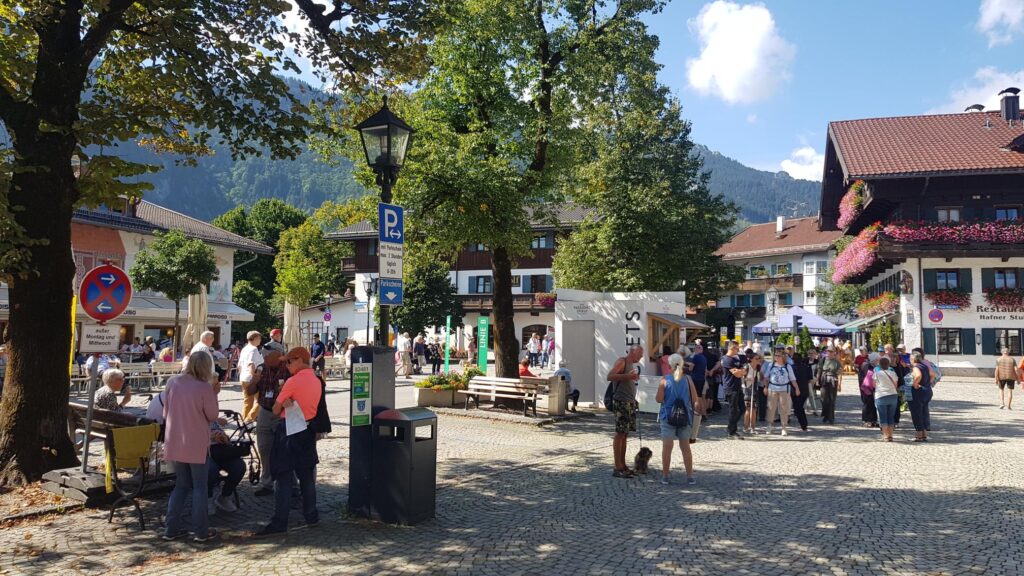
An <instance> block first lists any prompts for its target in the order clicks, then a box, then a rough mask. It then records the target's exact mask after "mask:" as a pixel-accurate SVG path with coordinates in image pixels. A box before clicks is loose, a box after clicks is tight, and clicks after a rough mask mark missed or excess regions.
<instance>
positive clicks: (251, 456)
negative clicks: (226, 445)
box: [221, 410, 263, 484]
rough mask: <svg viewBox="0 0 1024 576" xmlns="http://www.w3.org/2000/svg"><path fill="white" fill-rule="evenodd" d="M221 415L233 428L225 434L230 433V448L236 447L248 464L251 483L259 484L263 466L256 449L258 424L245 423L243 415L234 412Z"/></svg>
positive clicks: (226, 411) (223, 411) (223, 412)
mask: <svg viewBox="0 0 1024 576" xmlns="http://www.w3.org/2000/svg"><path fill="white" fill-rule="evenodd" d="M221 413H222V414H224V417H225V418H227V419H228V422H229V425H230V426H232V427H233V429H231V430H225V432H229V433H228V439H229V440H230V441H231V443H230V446H232V447H234V449H235V450H237V451H238V453H239V454H240V455H241V457H242V460H245V461H246V463H247V464H248V466H247V467H248V469H249V483H250V484H258V483H259V481H260V472H261V471H262V466H263V464H262V462H260V453H259V450H256V449H255V444H256V439H255V438H254V435H255V434H256V422H243V421H242V415H241V414H240V413H238V412H235V411H234V410H221Z"/></svg>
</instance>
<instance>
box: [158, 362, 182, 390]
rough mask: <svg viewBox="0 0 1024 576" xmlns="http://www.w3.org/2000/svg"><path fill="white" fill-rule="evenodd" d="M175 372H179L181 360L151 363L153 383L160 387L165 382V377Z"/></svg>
mask: <svg viewBox="0 0 1024 576" xmlns="http://www.w3.org/2000/svg"><path fill="white" fill-rule="evenodd" d="M176 374H181V362H154V363H153V384H154V387H155V388H160V387H162V386H163V385H164V383H166V382H167V379H168V378H170V377H171V376H174V375H176Z"/></svg>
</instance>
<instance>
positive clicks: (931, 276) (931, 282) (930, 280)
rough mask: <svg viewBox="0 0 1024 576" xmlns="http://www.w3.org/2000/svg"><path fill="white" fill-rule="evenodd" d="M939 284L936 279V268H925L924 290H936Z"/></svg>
mask: <svg viewBox="0 0 1024 576" xmlns="http://www.w3.org/2000/svg"><path fill="white" fill-rule="evenodd" d="M937 286H938V282H937V281H936V279H935V270H925V271H924V291H925V292H934V291H935V290H936V287H937Z"/></svg>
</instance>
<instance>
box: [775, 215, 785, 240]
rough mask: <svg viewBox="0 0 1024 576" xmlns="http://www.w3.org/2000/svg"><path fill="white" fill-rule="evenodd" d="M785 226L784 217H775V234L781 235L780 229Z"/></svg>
mask: <svg viewBox="0 0 1024 576" xmlns="http://www.w3.org/2000/svg"><path fill="white" fill-rule="evenodd" d="M785 228H786V217H785V216H779V217H777V218H775V235H776V236H780V235H782V231H783V230H784V229H785Z"/></svg>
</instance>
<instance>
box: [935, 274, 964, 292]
mask: <svg viewBox="0 0 1024 576" xmlns="http://www.w3.org/2000/svg"><path fill="white" fill-rule="evenodd" d="M935 287H936V288H937V289H939V290H955V289H956V288H959V287H960V273H959V271H957V270H936V271H935Z"/></svg>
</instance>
